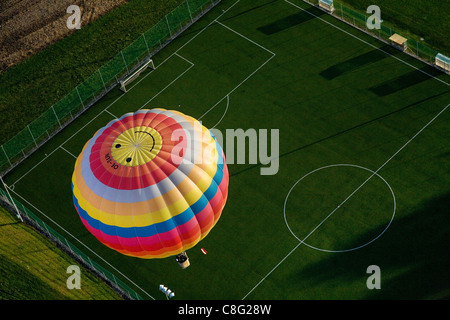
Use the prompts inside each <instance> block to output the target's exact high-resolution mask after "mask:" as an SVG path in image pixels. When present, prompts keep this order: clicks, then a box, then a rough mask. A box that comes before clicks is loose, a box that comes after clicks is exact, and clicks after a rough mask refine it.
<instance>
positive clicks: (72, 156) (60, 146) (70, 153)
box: [59, 145, 77, 159]
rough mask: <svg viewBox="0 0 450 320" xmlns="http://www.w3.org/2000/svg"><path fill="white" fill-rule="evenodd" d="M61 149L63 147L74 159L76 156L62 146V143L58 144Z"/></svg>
mask: <svg viewBox="0 0 450 320" xmlns="http://www.w3.org/2000/svg"><path fill="white" fill-rule="evenodd" d="M59 147H60V148H61V149H63V150H64V151H65V152H67V153H68V154H70V155H71V156H72V157H74V158H75V159H76V158H77V157H76V156H75V155H74V154H73V153H71V152H70V151H68V150H67V149H66V148H64V147H63V146H62V145H61V146H59Z"/></svg>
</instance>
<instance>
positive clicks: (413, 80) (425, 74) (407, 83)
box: [369, 65, 442, 97]
mask: <svg viewBox="0 0 450 320" xmlns="http://www.w3.org/2000/svg"><path fill="white" fill-rule="evenodd" d="M441 74H442V72H441V71H439V70H437V69H436V68H433V67H431V66H428V65H427V66H424V67H422V68H420V69H418V70H413V71H410V72H408V73H405V74H403V75H401V76H398V77H396V78H394V79H391V80H387V81H385V82H383V83H381V84H379V85H377V86H374V87H372V88H369V91H371V92H373V93H375V94H376V95H377V96H380V97H384V96H387V95H389V94H392V93H394V92H397V91H400V90H403V89H406V88H409V87H411V86H413V85H415V84H418V83H421V82H423V81H426V80H429V79H432V77H431V76H433V77H436V76H439V75H441Z"/></svg>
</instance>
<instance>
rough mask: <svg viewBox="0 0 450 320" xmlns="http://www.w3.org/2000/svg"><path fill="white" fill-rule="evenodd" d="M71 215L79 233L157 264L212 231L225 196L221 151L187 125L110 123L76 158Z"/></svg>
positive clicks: (174, 117)
mask: <svg viewBox="0 0 450 320" xmlns="http://www.w3.org/2000/svg"><path fill="white" fill-rule="evenodd" d="M72 191H73V201H74V205H75V208H76V210H77V212H78V214H79V216H80V218H81V221H82V222H83V224H84V225H85V226H86V228H87V229H88V230H89V231H90V232H91V233H92V234H93V235H94V236H95V237H96V238H97V239H98V240H100V241H101V242H102V243H104V244H105V245H107V246H108V247H110V248H112V249H114V250H116V251H118V252H120V253H123V254H125V255H130V256H135V257H140V258H164V257H168V256H172V255H176V254H178V253H180V252H183V251H185V250H187V249H189V248H192V247H193V246H194V245H195V244H197V243H198V242H199V241H200V240H201V239H203V238H204V237H205V236H206V235H207V234H208V233H209V232H210V230H211V228H212V227H213V226H214V225H215V224H216V223H217V221H218V219H219V218H220V215H221V213H222V210H223V207H224V205H225V202H226V199H227V194H228V169H227V166H226V163H225V157H224V153H223V150H222V148H221V146H220V145H219V143H217V141H216V140H215V138H214V136H213V135H212V134H211V132H210V131H209V130H208V129H207V128H205V127H204V126H202V125H201V123H200V122H199V121H197V120H195V119H194V118H192V117H189V116H186V115H184V114H182V113H180V112H178V111H169V110H164V109H152V110H140V111H137V112H135V113H127V114H125V115H124V116H122V117H121V118H120V119H115V120H113V121H111V122H110V123H109V124H108V125H107V126H105V127H103V128H102V129H100V130H99V131H97V133H96V134H95V135H94V137H93V138H91V139H90V140H89V141H88V142H87V143H86V145H85V146H84V148H83V150H82V152H81V154H80V155H79V156H78V158H77V160H76V163H75V169H74V173H73V176H72Z"/></svg>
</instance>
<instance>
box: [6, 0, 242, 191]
mask: <svg viewBox="0 0 450 320" xmlns="http://www.w3.org/2000/svg"><path fill="white" fill-rule="evenodd" d="M239 1H240V0H237V1H236V2H235V3H233V4H232V5H231V6H230V7H229V8H227V9H226V10H224V11H223V12H222V13H221V14H220V15H219V16H218V17H217V18H216V19H215V20H213V21H211V22H210V23H209V24H208V25H207V26H206V27H205V28H203V29H202V30H200V31H199V32H197V33H196V34H195V35H194V36H193V37H192V38H191V39H189V40H188V41H186V43H184V44H183V45H182V46H181V47H179V48H178V49H177V50H176V51H175V52H174V53H172V54H171V55H170V56H168V57H167V58H166V59H164V60H163V61H162V62H161V63H160V64H158V65H157V66H156V67H155V69H153V70H152V71H150V72H149V73H147V74H146V75H145V76H144V77H142V79H140V80H139V81H137V82H136V83H135V84H134V85H133V86H131V87H130V89H128V90H127V92H130V91H131V90H132V89H133V88H134V87H135V86H137V85H138V84H139V83H140V82H141V81H143V80H144V79H145V78H147V77H148V76H149V75H150V74H151V73H152V72H153V71H154V70H156V69H158V68H159V67H160V66H162V65H163V64H164V63H165V62H166V61H168V60H169V59H170V58H172V57H173V56H174V55H177V56H178V57H180V58H181V59H184V60H186V61H187V62H189V63H190V64H191V67H192V66H193V63H192V62H190V61H188V60H187V59H186V58H184V57H182V56H180V55H179V54H178V51H180V50H181V49H183V48H184V47H185V46H186V45H187V44H189V43H190V42H191V41H192V40H194V39H195V38H196V37H198V36H199V35H200V34H201V33H202V32H203V31H205V30H206V29H207V28H208V27H210V26H211V25H212V24H214V23H215V22H216V20H217V19H219V18H220V17H222V16H223V15H224V14H225V13H227V12H228V11H229V10H230V9H231V8H233V7H234V6H235V5H236V4H237V3H239ZM191 67H190V68H191ZM190 68H189V69H190ZM186 71H187V70H185V71H184V72H183V74H184V73H185V72H186ZM178 78H179V77H178ZM165 89H167V88H163V90H165ZM125 94H126V93H123V94H121V95H120V96H119V97H118V98H117V99H116V100H114V101H113V102H111V104H109V105H108V106H107V107H106V108H105V109H104V110H102V111H100V112H99V113H98V114H97V115H96V116H94V117H93V118H92V119H91V120H90V121H89V122H87V123H86V124H85V125H84V126H82V127H81V128H80V129H79V130H78V131H77V132H75V133H74V134H73V135H72V136H71V137H69V138H68V139H67V140H66V141H64V142H63V143H62V144H61V145H60V146H62V145H64V144H65V143H66V142H68V141H69V140H70V139H72V138H73V137H74V136H75V135H77V134H78V133H79V132H80V131H81V130H83V129H84V128H85V127H86V126H88V125H89V124H90V123H91V122H92V121H94V120H95V119H96V118H97V117H99V116H100V115H101V114H102V113H103V112H104V111H106V110H107V109H109V108H110V107H111V106H112V105H114V104H115V103H116V102H117V101H118V100H119V99H121V98H122V97H123V96H124V95H125ZM159 94H160V92H158V93H157V95H159ZM153 98H155V97H152V98H151V99H150V101H151V100H153ZM148 102H149V101H148ZM148 102H147V103H145V104H144V105H146V104H148ZM143 107H144V106H142V107H141V108H139V109H142V108H143ZM115 118H116V117H115ZM60 146H58V147H56V148H55V149H54V150H53V151H52V152H51V153H49V154H48V155H46V156H45V158H44V159H42V160H41V161H39V162H38V163H37V164H36V165H34V166H33V167H32V168H31V169H30V170H28V171H27V172H26V173H25V174H24V175H22V176H21V177H20V178H19V179H17V180H16V181H15V182H14V183H13V184H12V185H11V187H13V188H14V185H15V184H16V183H17V182H19V181H20V180H21V179H22V178H23V177H25V176H26V175H27V174H28V173H29V172H30V171H32V170H34V169H35V168H36V167H37V166H38V165H40V164H41V163H42V162H44V161H45V160H46V159H47V157H49V156H50V155H52V154H53V153H54V152H55V151H56V150H58V149H59V147H60Z"/></svg>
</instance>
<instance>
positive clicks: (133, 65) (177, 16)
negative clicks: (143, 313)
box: [0, 0, 220, 300]
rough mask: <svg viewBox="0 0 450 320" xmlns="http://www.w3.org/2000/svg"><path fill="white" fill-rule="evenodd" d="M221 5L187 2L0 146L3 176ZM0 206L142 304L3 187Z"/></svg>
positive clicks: (216, 0)
mask: <svg viewBox="0 0 450 320" xmlns="http://www.w3.org/2000/svg"><path fill="white" fill-rule="evenodd" d="M219 2H220V0H186V1H185V2H184V3H182V4H181V5H180V6H178V7H177V8H175V10H173V11H172V12H170V13H169V14H168V15H166V16H165V17H164V18H163V19H161V20H160V21H159V22H158V23H157V24H156V25H154V26H153V27H151V28H150V29H149V30H147V31H146V32H145V33H143V34H142V35H141V36H140V37H139V38H138V39H136V40H135V41H134V42H133V43H132V44H130V45H129V46H128V47H126V48H125V49H123V50H122V51H120V52H119V53H118V54H117V55H116V56H115V57H114V58H113V59H111V60H110V61H109V62H107V63H106V64H105V65H103V66H102V67H100V68H99V69H98V70H97V71H96V72H95V73H94V74H92V75H91V76H90V77H89V78H88V79H86V80H85V81H84V82H83V83H81V84H80V85H79V86H77V87H76V88H75V89H73V90H72V91H71V92H70V93H69V94H67V95H66V96H65V97H64V98H62V99H61V100H60V101H58V102H57V103H55V104H54V105H53V106H51V107H50V108H49V109H48V110H47V111H46V112H44V113H43V114H42V115H41V116H39V117H38V118H37V119H36V120H34V121H33V122H31V123H30V124H29V125H27V127H26V128H24V129H23V130H22V131H20V132H19V133H18V134H17V135H16V136H15V137H13V138H12V139H11V140H9V141H8V142H6V143H5V144H4V145H2V146H1V147H0V173H2V174H3V175H4V174H6V173H7V172H8V171H9V170H11V169H12V168H13V167H14V166H15V165H17V164H18V163H20V161H21V160H23V159H24V158H26V157H27V156H28V155H29V154H31V153H32V152H33V151H34V150H36V149H37V148H39V147H40V146H41V145H42V144H43V143H45V142H46V141H47V140H48V139H50V138H51V137H52V136H54V135H55V134H57V133H58V132H59V131H60V130H61V129H63V128H64V127H65V126H67V125H68V124H69V123H70V122H71V121H72V120H73V119H75V118H76V117H77V116H78V115H80V114H81V113H82V112H83V111H84V110H86V109H87V108H89V107H90V106H91V105H93V104H94V103H95V102H96V101H97V100H98V99H100V98H101V97H102V96H104V95H105V94H106V93H107V92H109V91H110V90H111V89H112V88H113V87H114V86H115V85H116V84H117V83H118V81H119V80H120V79H122V78H123V77H126V76H128V75H129V74H130V73H132V72H133V71H134V70H136V69H137V68H139V67H140V66H141V65H142V64H143V63H145V62H146V61H148V59H149V58H150V57H151V56H153V55H154V54H155V53H156V52H158V51H159V50H161V49H162V48H163V47H165V46H166V45H167V44H168V43H170V42H171V41H172V40H173V39H174V38H175V37H176V36H178V34H180V33H181V32H183V31H184V30H185V29H186V28H188V27H189V26H190V25H191V24H192V23H194V22H195V21H197V20H198V19H200V18H201V17H202V16H203V15H204V14H205V13H206V12H208V11H209V10H210V9H212V8H213V7H214V6H215V5H216V4H217V3H219ZM0 176H2V175H0ZM0 204H3V206H5V207H7V208H8V209H9V210H10V211H11V212H14V211H16V209H17V210H19V212H20V216H21V218H22V219H23V220H24V221H25V222H26V223H28V224H30V225H32V226H33V227H34V228H35V229H36V230H38V231H40V232H41V233H42V234H44V235H45V236H47V237H48V238H49V239H51V240H52V241H53V242H55V243H56V244H57V245H58V246H59V247H61V248H62V249H63V250H64V251H66V252H67V253H69V254H70V255H71V256H72V257H74V258H75V259H76V260H77V261H78V262H79V263H80V264H82V265H84V266H85V267H86V268H88V269H90V270H92V271H93V272H94V273H95V274H97V275H98V276H99V277H101V278H102V279H103V280H104V281H106V282H107V283H109V284H110V285H111V286H112V287H113V288H114V289H115V290H116V291H118V292H119V293H120V294H121V295H122V296H123V297H125V298H127V299H138V300H141V299H142V297H141V296H140V295H139V294H138V293H137V292H136V291H134V290H133V289H131V288H130V287H129V286H127V285H126V284H125V283H124V282H123V281H121V280H120V279H118V278H117V277H116V276H114V274H112V273H111V272H109V271H108V270H106V269H105V268H103V267H102V266H101V265H99V264H98V263H96V262H95V261H94V260H92V259H91V258H90V257H89V256H88V255H86V254H85V253H83V251H81V250H79V249H78V248H77V247H76V246H74V245H73V244H72V243H71V242H69V241H68V240H67V238H65V237H64V236H62V235H61V234H59V233H58V232H56V231H55V230H54V229H53V228H51V227H50V226H49V225H48V224H47V223H45V222H44V221H43V220H42V219H40V218H39V217H38V216H37V215H36V214H34V213H33V212H32V211H31V210H30V209H28V208H27V207H26V206H24V205H23V204H22V203H21V202H20V201H17V200H16V199H14V198H13V197H11V196H10V195H9V194H8V193H7V192H6V191H5V190H3V189H2V186H0Z"/></svg>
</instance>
